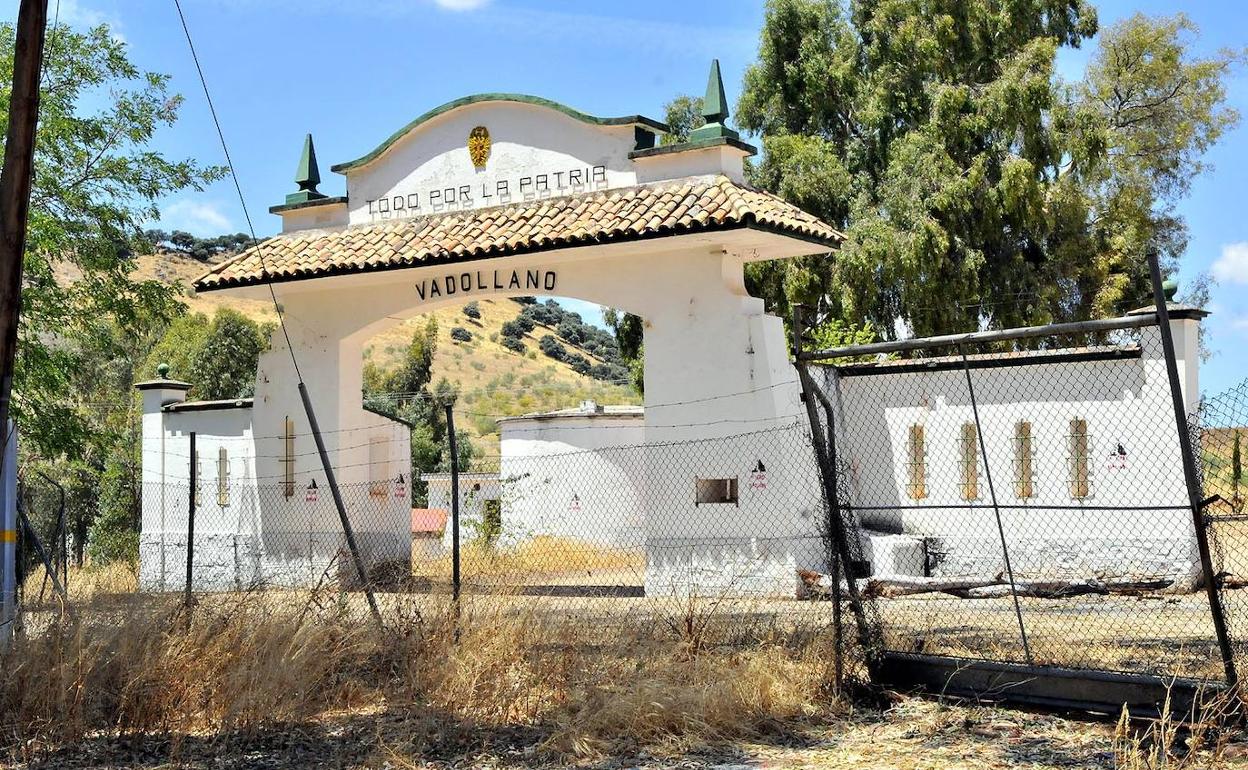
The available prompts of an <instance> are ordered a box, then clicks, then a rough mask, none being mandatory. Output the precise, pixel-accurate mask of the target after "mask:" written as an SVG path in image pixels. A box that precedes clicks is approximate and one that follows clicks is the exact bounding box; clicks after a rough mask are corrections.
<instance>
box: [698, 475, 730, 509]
mask: <svg viewBox="0 0 1248 770" xmlns="http://www.w3.org/2000/svg"><path fill="white" fill-rule="evenodd" d="M693 486H694V493H695V494H696V495H697V497H696V500H695V502H696V504H697V505H703V504H710V503H729V504H731V505H739V504H740V502H741V499H740V497H738V495H737V478H736V477H735V476H734V477H733V478H730V479H702V478H698V479H694V483H693Z"/></svg>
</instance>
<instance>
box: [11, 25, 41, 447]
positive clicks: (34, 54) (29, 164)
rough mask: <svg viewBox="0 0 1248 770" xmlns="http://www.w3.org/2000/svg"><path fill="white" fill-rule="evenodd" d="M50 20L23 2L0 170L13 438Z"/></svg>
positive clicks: (14, 52) (14, 53)
mask: <svg viewBox="0 0 1248 770" xmlns="http://www.w3.org/2000/svg"><path fill="white" fill-rule="evenodd" d="M47 22H48V0H22V5H21V7H20V8H19V9H18V12H17V43H16V45H15V46H14V48H13V90H12V96H11V97H10V100H9V132H8V136H7V137H6V138H5V144H4V169H3V170H2V171H0V426H4V429H5V437H6V439H7V437H8V429H7V426H8V420H9V402H10V398H11V396H12V391H13V361H14V359H15V358H16V357H17V320H18V314H19V312H20V310H21V302H22V255H23V253H24V252H25V250H26V219H27V214H28V212H29V210H30V186H31V180H32V179H33V177H34V172H35V169H34V163H35V126H36V124H37V123H38V121H39V69H40V65H41V63H42V61H43V40H44V34H45V27H46V26H47Z"/></svg>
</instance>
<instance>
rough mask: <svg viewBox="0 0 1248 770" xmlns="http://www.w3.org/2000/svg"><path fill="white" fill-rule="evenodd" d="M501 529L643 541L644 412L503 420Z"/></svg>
mask: <svg viewBox="0 0 1248 770" xmlns="http://www.w3.org/2000/svg"><path fill="white" fill-rule="evenodd" d="M501 428H502V430H501V439H500V446H501V454H502V463H501V467H500V471H499V476H500V477H501V478H502V480H503V498H502V501H503V534H504V536H505V537H506V538H508V539H510V540H522V539H525V538H529V537H535V536H539V535H548V536H552V537H560V538H568V539H571V540H580V541H584V542H587V543H593V544H595V545H600V546H606V547H611V548H636V547H639V546H641V545H642V544H643V543H644V542H645V511H644V510H643V507H642V500H643V489H644V487H645V472H646V469H645V466H644V462H643V460H644V458H645V453H646V449H645V447H644V446H642V445H643V444H645V441H646V429H645V422H644V421H643V420H642V419H641V418H640V417H603V416H596V417H588V416H585V417H573V416H559V417H557V418H554V419H542V418H528V419H515V420H507V421H506V422H503V423H502V425H501Z"/></svg>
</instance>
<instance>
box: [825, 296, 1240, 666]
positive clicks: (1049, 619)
mask: <svg viewBox="0 0 1248 770" xmlns="http://www.w3.org/2000/svg"><path fill="white" fill-rule="evenodd" d="M1171 316H1172V320H1171V324H1172V326H1171V330H1172V331H1173V333H1174V338H1175V340H1176V344H1177V345H1179V346H1185V348H1184V349H1181V355H1184V356H1186V357H1187V360H1188V361H1191V360H1192V357H1193V356H1195V355H1196V345H1197V344H1198V343H1197V336H1196V321H1198V320H1199V317H1200V313H1199V311H1195V310H1193V309H1184V308H1177V309H1174V310H1173V311H1172V312H1171ZM1162 332H1163V330H1162V328H1161V327H1160V326H1159V324H1158V322H1157V316H1156V314H1154V313H1151V312H1141V313H1138V314H1135V315H1132V316H1128V317H1124V318H1121V319H1111V320H1109V321H1105V322H1095V323H1093V324H1086V325H1074V326H1069V327H1045V328H1039V329H1028V330H1009V331H1006V332H1000V333H986V334H981V335H963V336H960V337H953V338H943V339H942V338H934V339H931V338H929V339H917V340H910V341H905V342H897V343H885V344H882V345H875V346H871V345H867V346H853V347H844V348H837V349H832V350H828V351H823V352H821V353H819V354H806V360H808V361H809V360H813V359H819V360H820V361H821V365H819V366H812V367H811V368H810V375H809V378H810V380H811V381H812V384H813V386H814V388H815V389H816V394H815V395H816V396H817V399H816V401H817V402H818V403H819V404H821V406H822V409H821V412H820V415H821V417H820V419H823V420H826V421H827V430H826V438H825V441H826V444H827V449H826V450H825V452H826V453H827V454H828V455H829V456H832V457H835V473H836V475H837V478H838V489H839V496H840V501H839V504H840V505H841V507H843V508H844V509H845V510H847V511H849V513H848V514H847V516H848V518H849V519H850V526H852V527H853V528H854V530H855V531H856V532H857V533H858V535H859V538H860V542H861V544H862V548H863V553H864V557H863V558H864V562H863V563H862V564H861V565H859V569H860V571H859V573H858V576H859V578H860V580H861V585H862V588H863V594H864V597H865V601H866V602H867V603H868V604H869V605H870V607H871V609H872V610H873V612H874V614H876V615H877V616H878V617H879V619H880V623H879V629H880V637H879V643H880V645H881V647H882V649H883V650H885V651H892V652H900V653H910V654H915V653H917V654H924V655H941V656H952V657H955V658H962V659H967V660H984V661H1005V662H1013V663H1020V664H1027V665H1035V666H1057V667H1064V668H1076V669H1094V670H1107V671H1121V672H1136V673H1146V674H1157V675H1167V676H1181V677H1188V678H1193V679H1200V680H1212V681H1225V680H1226V679H1227V678H1233V677H1234V666H1233V663H1234V661H1233V660H1229V659H1230V658H1232V657H1233V656H1231V655H1228V643H1229V641H1230V640H1229V639H1228V637H1227V635H1226V634H1223V633H1221V631H1222V630H1221V629H1219V628H1218V626H1219V621H1222V622H1223V623H1225V622H1226V621H1227V619H1228V616H1229V617H1230V618H1231V619H1233V617H1234V615H1235V613H1236V611H1239V612H1241V613H1242V612H1243V608H1242V607H1241V603H1242V601H1243V599H1242V598H1241V595H1240V594H1239V593H1236V589H1238V588H1240V587H1242V586H1243V581H1242V577H1241V576H1242V575H1244V574H1245V573H1248V551H1245V550H1244V548H1243V545H1244V542H1241V540H1242V534H1243V533H1248V529H1245V530H1242V531H1241V532H1236V527H1239V526H1245V525H1244V523H1243V519H1241V518H1239V514H1238V513H1236V510H1237V508H1236V507H1237V506H1241V507H1242V504H1241V503H1236V502H1234V501H1235V500H1236V499H1238V498H1237V495H1238V494H1239V493H1238V488H1237V486H1236V484H1237V482H1235V481H1233V479H1236V478H1238V473H1239V472H1238V471H1237V470H1235V467H1236V466H1235V465H1234V462H1233V457H1232V455H1233V453H1234V450H1233V441H1234V440H1235V439H1234V437H1235V436H1236V435H1238V429H1237V428H1236V427H1235V426H1240V425H1244V424H1245V422H1248V419H1246V418H1248V414H1244V413H1243V412H1242V411H1238V407H1239V406H1240V405H1242V403H1243V402H1242V399H1237V398H1236V397H1234V395H1231V396H1227V397H1221V398H1217V399H1212V400H1209V401H1206V402H1204V404H1203V405H1202V404H1200V403H1199V402H1198V396H1197V392H1198V391H1197V381H1196V377H1195V368H1194V366H1191V365H1189V366H1188V367H1186V369H1182V368H1180V369H1179V371H1178V374H1179V380H1180V386H1179V391H1178V393H1179V395H1180V397H1181V402H1182V405H1183V409H1184V410H1185V411H1186V412H1188V413H1190V414H1191V415H1193V417H1192V419H1191V422H1192V424H1193V425H1194V426H1196V427H1195V428H1194V435H1195V437H1196V441H1195V442H1194V446H1195V447H1196V453H1195V454H1196V457H1197V458H1198V459H1203V466H1204V467H1205V469H1206V472H1205V474H1204V475H1205V490H1206V496H1202V498H1201V499H1202V500H1203V502H1202V503H1201V505H1200V506H1199V508H1200V510H1199V511H1198V515H1197V516H1195V517H1194V516H1193V506H1192V504H1191V502H1190V496H1189V486H1188V484H1187V480H1186V478H1185V474H1184V458H1183V449H1184V448H1183V446H1182V440H1181V435H1182V434H1181V433H1180V432H1179V429H1178V425H1177V423H1176V419H1175V414H1176V412H1175V408H1174V406H1175V404H1174V399H1173V393H1174V392H1175V391H1174V390H1173V389H1172V387H1171V380H1170V376H1169V370H1168V366H1167V351H1166V345H1165V344H1164V339H1163V333H1162ZM1236 392H1239V391H1236ZM1183 438H1185V437H1183ZM1219 484H1220V485H1222V486H1223V487H1225V488H1226V489H1225V490H1224V491H1223V492H1221V493H1218V492H1215V491H1213V487H1214V485H1219ZM1210 494H1212V495H1216V496H1217V501H1218V502H1217V504H1218V506H1221V508H1224V509H1225V512H1224V513H1218V512H1217V510H1218V508H1217V506H1215V505H1213V504H1212V503H1213V500H1212V499H1206V498H1207V495H1210ZM1200 529H1203V530H1204V532H1203V534H1204V535H1205V536H1207V539H1208V541H1209V542H1210V543H1212V545H1211V546H1210V548H1209V551H1210V552H1211V554H1210V555H1211V557H1212V561H1213V568H1212V569H1211V570H1210V569H1207V568H1206V567H1205V565H1204V564H1203V560H1202V551H1203V550H1204V549H1203V544H1202V542H1201V540H1202V538H1201V537H1199V536H1198V535H1199V534H1201V533H1199V530H1200ZM1210 584H1212V587H1213V590H1212V591H1207V590H1206V588H1207V587H1208V586H1209V585H1210ZM1211 596H1212V597H1213V598H1214V599H1216V600H1214V601H1211ZM1228 605H1229V609H1228ZM1230 625H1231V626H1232V627H1233V626H1234V624H1233V623H1230ZM1238 649H1239V651H1240V654H1241V656H1242V649H1243V648H1242V645H1241V646H1240V647H1238ZM1228 663H1229V665H1228Z"/></svg>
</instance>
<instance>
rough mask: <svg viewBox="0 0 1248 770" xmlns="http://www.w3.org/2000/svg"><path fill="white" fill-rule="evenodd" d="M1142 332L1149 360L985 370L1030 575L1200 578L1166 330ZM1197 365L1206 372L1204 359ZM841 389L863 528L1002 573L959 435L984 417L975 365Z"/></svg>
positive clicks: (1018, 550)
mask: <svg viewBox="0 0 1248 770" xmlns="http://www.w3.org/2000/svg"><path fill="white" fill-rule="evenodd" d="M1180 324H1188V325H1190V326H1191V327H1195V325H1196V322H1195V321H1181V322H1176V325H1180ZM1181 331H1183V333H1184V334H1186V333H1187V330H1186V329H1182V330H1181ZM1142 338H1143V340H1144V350H1143V354H1142V356H1141V357H1140V358H1138V359H1124V360H1108V361H1098V362H1054V363H1041V364H1035V365H1029V366H1017V367H1003V368H980V369H972V377H973V380H974V384H975V393H976V398H977V400H978V405H979V412H980V418H981V421H982V423H983V433H984V447H983V449H984V450H985V451H986V453H987V455H988V458H989V462H990V463H991V466H990V467H991V472H992V477H993V481H994V486H995V490H996V495H997V499H998V502H999V504H1000V505H1001V506H1002V508H1001V516H1002V525H1003V528H1004V531H1005V537H1006V542H1007V543H1008V545H1009V549H1010V558H1011V560H1012V566H1013V568H1014V569H1015V571H1016V573H1018V574H1022V575H1026V576H1051V575H1060V576H1066V577H1079V578H1089V577H1096V576H1101V577H1122V576H1132V577H1137V578H1142V577H1167V578H1173V579H1175V580H1176V581H1177V584H1179V585H1181V586H1183V587H1190V586H1191V584H1192V581H1193V580H1194V579H1195V576H1196V570H1197V566H1198V565H1197V561H1198V555H1197V551H1196V546H1195V538H1194V534H1193V529H1192V522H1191V514H1190V511H1189V510H1188V508H1187V502H1186V501H1187V497H1186V487H1185V485H1184V480H1183V471H1182V464H1181V458H1180V454H1179V444H1178V440H1177V436H1176V433H1175V426H1174V415H1173V411H1172V408H1171V402H1170V395H1169V390H1168V383H1167V379H1166V370H1165V362H1164V359H1163V358H1162V355H1161V349H1160V336H1159V334H1158V333H1157V331H1156V330H1155V329H1145V330H1144V333H1143V335H1142ZM1187 352H1189V353H1192V352H1195V349H1194V348H1187ZM1184 367H1185V368H1186V370H1187V372H1188V373H1189V374H1190V376H1192V377H1193V378H1194V376H1195V369H1196V363H1195V361H1193V360H1188V361H1186V362H1184ZM832 372H833V370H831V369H827V370H825V374H826V375H827V386H828V388H829V389H830V390H835V389H836V388H837V382H836V379H837V378H836V377H835V376H834V374H833V373H832ZM839 397H840V402H841V408H842V411H843V414H842V416H841V420H840V423H841V425H840V426H838V427H839V428H840V430H838V448H839V449H840V451H841V454H842V460H843V461H844V462H846V463H848V469H849V472H850V480H851V495H852V500H853V503H854V505H855V506H856V509H857V513H858V516H859V518H860V521H861V523H862V525H863V526H864V527H866V528H868V529H875V530H882V531H885V532H895V533H905V534H915V535H922V536H927V537H929V538H931V541H930V545H931V548H932V550H933V551H934V552H935V553H936V554H937V556H936V557H935V559H934V564H933V574H939V575H991V574H995V573H996V572H999V571H1001V570H1002V569H1003V568H1004V564H1003V559H1002V554H1001V546H1000V538H999V535H998V532H997V528H996V518H995V515H994V512H993V508H992V501H991V498H990V496H989V488H988V483H987V477H986V474H985V468H984V464H983V460H982V458H981V459H980V460H979V464H978V467H979V497H978V499H976V500H974V501H966V500H963V499H962V496H961V475H960V473H961V472H960V465H959V460H960V450H959V446H960V445H959V443H958V439H959V435H960V430H961V426H962V424H963V423H966V422H971V421H973V416H972V411H971V405H970V402H969V398H968V396H967V388H966V381H965V375H964V373H963V372H962V371H961V370H952V371H937V372H909V373H897V374H874V375H870V376H849V377H842V378H839ZM1076 418H1079V419H1084V420H1086V421H1087V426H1088V433H1089V442H1088V443H1089V469H1090V494H1089V496H1087V497H1086V498H1083V499H1077V498H1074V497H1072V496H1071V491H1070V487H1069V481H1068V480H1069V478H1070V470H1069V468H1070V460H1069V456H1070V451H1069V438H1068V437H1069V433H1070V421H1071V420H1072V419H1076ZM1019 421H1030V422H1031V423H1032V436H1033V439H1032V440H1033V447H1034V459H1033V468H1034V470H1033V485H1034V496H1032V497H1030V498H1020V497H1019V496H1018V494H1017V489H1016V487H1015V478H1016V473H1015V464H1014V458H1015V442H1014V435H1015V433H1014V430H1015V424H1016V423H1017V422H1019ZM914 424H921V425H924V426H925V434H926V445H927V453H926V456H927V468H928V472H927V493H928V496H927V497H926V498H925V499H923V500H919V501H915V500H912V499H911V498H910V497H909V493H908V487H907V485H908V481H909V477H908V465H907V463H908V442H909V428H910V426H911V425H914ZM1119 443H1121V444H1122V445H1123V447H1124V448H1125V449H1126V450H1127V459H1126V463H1125V467H1120V466H1121V465H1122V464H1121V463H1119V462H1116V461H1112V460H1111V457H1110V455H1111V454H1112V453H1114V452H1115V451H1116V449H1117V446H1118V444H1119ZM873 506H879V507H882V508H897V509H896V510H872V507H873ZM1137 508H1149V509H1150V510H1135V509H1137Z"/></svg>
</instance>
